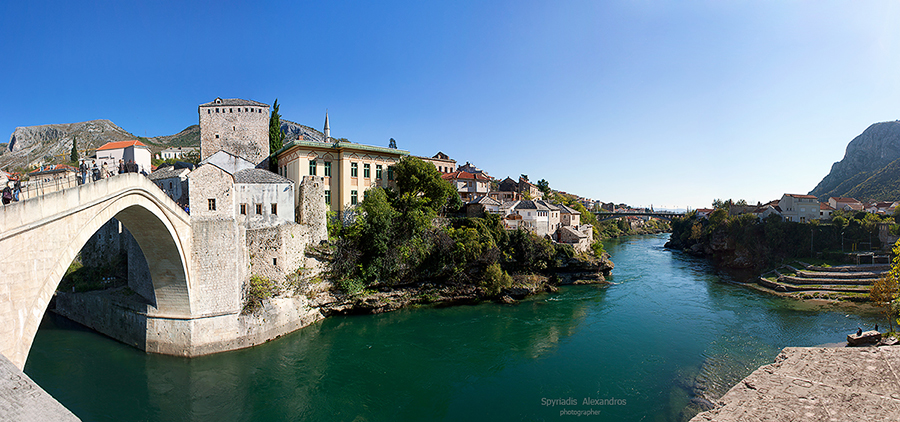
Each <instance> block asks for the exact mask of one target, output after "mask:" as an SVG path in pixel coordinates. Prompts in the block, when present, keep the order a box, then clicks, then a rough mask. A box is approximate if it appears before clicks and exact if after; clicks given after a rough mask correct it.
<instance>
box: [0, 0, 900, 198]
mask: <svg viewBox="0 0 900 422" xmlns="http://www.w3.org/2000/svg"><path fill="white" fill-rule="evenodd" d="M0 40H2V42H0V57H2V59H3V63H2V65H0V134H3V135H2V136H4V139H3V140H4V141H5V140H6V138H5V137H7V136H8V134H11V133H12V132H13V130H14V129H15V127H17V126H30V125H38V124H49V123H71V122H79V121H85V120H91V119H101V118H102V119H109V120H112V121H113V122H115V123H116V124H118V125H119V126H121V127H122V128H124V129H126V130H128V131H130V132H132V133H134V134H135V135H140V136H158V135H169V134H174V133H177V132H178V131H180V130H182V129H184V128H185V127H187V126H189V125H191V124H195V123H197V120H198V117H197V105H199V104H201V103H205V102H208V101H211V100H212V99H214V98H215V97H217V96H220V97H226V98H227V97H238V98H245V99H252V100H257V101H261V102H265V103H268V104H271V103H272V102H273V101H274V100H275V99H276V98H277V99H278V102H279V104H281V114H282V116H283V117H284V118H286V119H289V120H292V121H296V122H298V123H302V124H307V125H310V126H313V127H316V128H319V129H321V126H322V123H323V121H324V113H325V109H326V108H327V109H328V110H329V115H330V117H331V127H332V134H333V135H334V136H337V137H346V138H349V139H350V140H351V141H353V142H359V143H365V144H372V145H382V146H386V145H387V143H388V139H389V138H392V137H393V138H395V139H396V140H397V144H398V146H399V147H400V148H402V149H406V150H409V151H411V152H412V153H413V154H416V155H429V156H430V155H433V154H435V153H436V152H437V151H443V152H445V153H447V154H449V155H450V156H451V157H452V158H454V159H456V160H457V161H459V162H460V163H465V162H466V161H471V162H472V163H474V164H475V165H477V166H479V167H481V168H483V169H485V170H487V171H488V172H489V173H490V174H491V175H492V176H495V177H500V178H503V177H505V176H507V175H509V176H513V177H516V176H518V175H519V174H522V173H524V174H528V175H529V176H530V178H531V179H532V181H536V180H538V179H541V178H544V179H547V180H548V181H549V182H550V186H551V187H553V188H555V189H560V190H565V191H569V192H574V193H579V194H581V195H584V196H587V197H591V198H594V199H599V200H603V201H615V202H625V203H629V204H631V205H644V206H649V205H651V204H653V205H654V206H656V207H657V208H659V207H669V208H672V207H676V206H677V207H680V208H683V207H686V206H691V207H694V208H697V207H706V206H709V204H710V203H711V202H712V200H713V199H715V198H722V199H727V198H734V199H740V198H743V199H747V200H748V201H751V202H756V201H763V202H765V201H768V200H771V199H776V198H779V197H780V196H781V194H782V193H785V192H788V193H806V192H807V191H809V190H810V189H812V188H813V187H815V185H816V184H817V183H818V182H819V181H820V180H821V179H822V177H824V176H825V175H826V174H827V173H828V171H829V170H830V168H831V165H832V163H834V162H835V161H838V160H840V159H841V158H842V157H843V154H844V150H845V148H846V145H847V143H848V142H850V140H851V139H853V137H855V136H856V135H858V134H859V133H861V132H862V131H863V130H865V129H866V127H868V126H869V125H870V124H871V123H875V122H879V121H886V120H895V119H897V118H900V4H898V3H897V2H887V1H866V2H850V1H847V2H799V1H726V2H722V1H671V2H666V1H641V0H635V1H622V2H614V1H583V2H579V1H546V2H535V1H508V2H492V1H471V2H465V1H452V2H443V3H439V2H428V1H424V2H423V1H410V2H395V1H380V2H323V1H315V2H301V1H294V2H284V3H276V2H231V1H227V0H223V1H215V2H213V1H210V2H189V1H175V2H167V1H154V2H127V1H125V2H123V1H110V2H94V1H92V2H70V1H65V2H63V1H60V2H41V1H6V2H2V4H0Z"/></svg>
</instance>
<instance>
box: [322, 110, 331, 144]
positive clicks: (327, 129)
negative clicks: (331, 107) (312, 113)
mask: <svg viewBox="0 0 900 422" xmlns="http://www.w3.org/2000/svg"><path fill="white" fill-rule="evenodd" d="M324 132H325V139H324V141H325V142H328V140H329V139H331V127H330V126H328V110H325V130H324Z"/></svg>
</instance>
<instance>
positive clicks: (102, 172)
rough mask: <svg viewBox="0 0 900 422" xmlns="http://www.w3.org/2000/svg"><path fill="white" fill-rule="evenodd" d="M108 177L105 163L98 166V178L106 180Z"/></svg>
mask: <svg viewBox="0 0 900 422" xmlns="http://www.w3.org/2000/svg"><path fill="white" fill-rule="evenodd" d="M107 177H109V167H108V166H107V165H106V161H104V162H103V165H102V166H100V178H101V179H106V178H107Z"/></svg>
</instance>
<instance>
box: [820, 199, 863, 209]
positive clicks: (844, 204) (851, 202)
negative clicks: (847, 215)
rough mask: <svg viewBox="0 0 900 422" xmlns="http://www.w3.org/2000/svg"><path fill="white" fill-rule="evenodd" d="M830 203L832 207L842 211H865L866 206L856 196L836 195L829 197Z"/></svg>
mask: <svg viewBox="0 0 900 422" xmlns="http://www.w3.org/2000/svg"><path fill="white" fill-rule="evenodd" d="M828 205H829V206H831V208H834V209H836V210H841V211H863V210H864V208H865V207H863V204H862V202H859V201H857V200H856V199H854V198H842V197H835V196H832V197H830V198H828Z"/></svg>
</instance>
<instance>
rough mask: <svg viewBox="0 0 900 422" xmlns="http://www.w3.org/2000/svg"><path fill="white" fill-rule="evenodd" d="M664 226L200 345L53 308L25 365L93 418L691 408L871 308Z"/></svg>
mask: <svg viewBox="0 0 900 422" xmlns="http://www.w3.org/2000/svg"><path fill="white" fill-rule="evenodd" d="M667 237H668V235H654V236H638V237H629V238H623V239H617V240H611V241H607V242H606V248H607V250H608V251H609V252H610V254H611V255H612V260H613V262H615V264H616V268H615V270H614V271H613V274H612V276H611V277H610V281H612V282H613V283H614V284H613V285H610V286H608V287H598V286H571V287H564V288H561V289H560V292H559V293H557V294H548V295H540V296H537V297H533V298H530V299H528V300H525V301H522V302H521V303H519V304H516V305H498V304H493V303H486V304H480V305H475V306H457V307H448V308H416V309H404V310H400V311H396V312H392V313H388V314H382V315H367V316H348V317H332V318H328V319H326V320H325V321H322V322H319V323H316V324H314V325H312V326H310V327H307V328H304V329H302V330H300V331H298V332H296V333H293V334H291V335H287V336H284V337H282V338H280V339H278V340H275V341H272V342H269V343H267V344H264V345H261V346H257V347H253V348H250V349H245V350H239V351H235V352H228V353H220V354H216V355H212V356H206V357H200V358H194V359H186V358H178V357H171V356H160V355H152V354H145V353H143V352H141V351H138V350H135V349H133V348H131V347H128V346H125V345H123V344H121V343H118V342H116V341H114V340H111V339H109V338H107V337H104V336H102V335H99V334H96V333H94V332H92V331H89V330H86V329H84V328H81V327H80V326H78V325H76V324H74V323H71V322H69V321H67V320H65V319H62V318H59V317H54V316H48V317H45V320H44V323H43V324H42V325H41V329H40V330H39V331H38V335H37V337H36V338H35V341H34V345H33V347H32V349H31V353H30V355H29V358H28V362H27V363H26V366H25V372H26V373H27V374H28V375H29V376H31V377H32V378H33V379H34V380H35V381H36V382H37V383H38V384H39V385H41V386H42V387H43V388H44V389H46V390H47V391H48V392H49V393H50V394H52V395H53V396H54V397H56V398H57V399H58V400H59V401H60V402H62V403H63V404H64V405H65V406H66V407H68V408H69V409H70V410H72V411H73V412H74V413H75V414H76V415H78V416H79V417H81V418H82V419H83V420H85V421H123V420H129V421H141V420H147V421H219V420H221V421H226V420H227V421H278V420H284V421H293V420H311V421H332V420H335V421H407V420H408V421H420V420H446V421H457V420H466V421H481V420H484V421H488V420H491V421H494V420H523V421H551V420H552V421H556V420H571V419H572V418H575V419H582V418H586V419H587V420H594V421H681V420H685V419H686V418H690V417H691V416H693V414H694V413H695V412H696V411H698V410H699V409H701V408H702V406H703V404H704V403H705V402H706V400H713V399H715V398H717V397H718V396H719V395H721V394H722V393H724V392H725V391H727V389H728V388H730V386H731V385H733V384H734V383H735V382H737V381H738V380H740V379H741V378H742V377H744V376H746V375H748V374H749V373H750V372H752V371H753V370H754V369H755V368H757V367H758V366H759V365H763V364H766V363H770V362H771V361H772V360H773V359H774V358H775V356H776V355H777V354H778V351H779V350H780V349H781V348H783V347H786V346H813V345H819V344H824V343H836V342H841V341H843V339H844V338H845V336H846V334H847V333H848V332H851V331H855V330H856V327H857V326H863V327H867V326H871V325H873V324H874V323H876V322H877V321H878V317H877V315H873V314H868V313H865V312H863V311H861V310H856V309H855V308H853V307H829V308H824V309H823V308H822V307H818V306H811V305H809V304H807V303H803V302H799V301H794V300H790V299H784V298H780V297H775V296H771V295H767V294H764V293H761V292H758V291H755V290H752V289H748V288H746V287H743V286H740V285H736V284H734V283H733V282H732V280H731V278H730V277H729V276H728V275H727V274H724V273H722V272H719V271H717V270H715V269H714V268H712V267H711V266H709V265H708V264H707V263H706V262H704V261H703V260H699V259H696V258H693V257H690V256H687V255H684V254H682V253H680V252H677V251H670V250H667V249H665V248H663V244H664V243H665V241H666V239H667ZM586 399H588V401H587V402H586V401H585V400H586ZM590 400H594V401H593V402H591V401H590ZM573 403H574V404H573ZM579 412H580V413H581V414H582V416H581V417H578V416H576V415H577V414H578V413H579Z"/></svg>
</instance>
